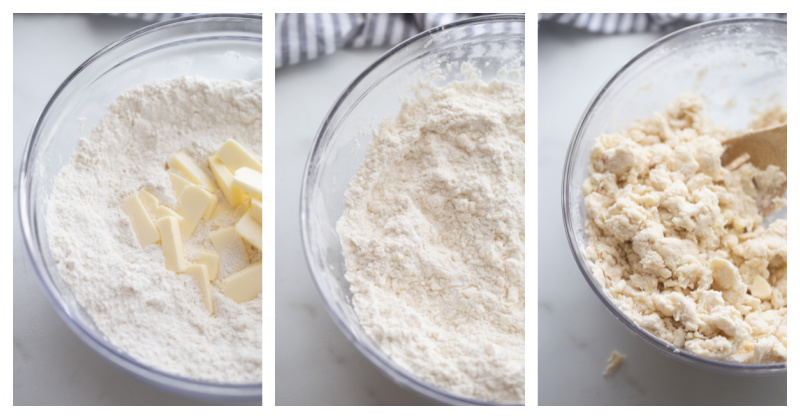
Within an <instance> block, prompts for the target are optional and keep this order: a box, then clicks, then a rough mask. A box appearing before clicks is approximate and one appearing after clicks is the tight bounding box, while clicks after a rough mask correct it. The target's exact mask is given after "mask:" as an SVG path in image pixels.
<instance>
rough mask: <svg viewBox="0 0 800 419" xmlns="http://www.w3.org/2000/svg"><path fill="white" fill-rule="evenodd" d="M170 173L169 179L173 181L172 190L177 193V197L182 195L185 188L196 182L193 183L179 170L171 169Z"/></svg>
mask: <svg viewBox="0 0 800 419" xmlns="http://www.w3.org/2000/svg"><path fill="white" fill-rule="evenodd" d="M168 173H169V180H170V182H172V192H174V193H175V198H177V197H179V196H181V193H183V190H184V189H185V188H186V187H187V186H192V185H194V183H192V182H191V181H190V180H189V179H186V178H185V177H183V176H181V175H179V174H178V172H175V171H172V170H170V171H169V172H168Z"/></svg>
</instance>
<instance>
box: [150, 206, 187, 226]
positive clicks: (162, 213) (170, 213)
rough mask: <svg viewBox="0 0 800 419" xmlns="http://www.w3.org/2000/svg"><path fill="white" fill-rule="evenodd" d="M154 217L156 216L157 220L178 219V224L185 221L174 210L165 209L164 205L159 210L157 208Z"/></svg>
mask: <svg viewBox="0 0 800 419" xmlns="http://www.w3.org/2000/svg"><path fill="white" fill-rule="evenodd" d="M153 215H154V216H155V218H156V220H158V219H159V218H164V217H175V218H177V219H178V223H180V222H181V221H183V217H182V216H181V215H180V214H178V213H177V212H175V211H174V210H173V209H172V208H170V207H165V206H163V205H160V206H159V207H158V208H156V209H155V211H153Z"/></svg>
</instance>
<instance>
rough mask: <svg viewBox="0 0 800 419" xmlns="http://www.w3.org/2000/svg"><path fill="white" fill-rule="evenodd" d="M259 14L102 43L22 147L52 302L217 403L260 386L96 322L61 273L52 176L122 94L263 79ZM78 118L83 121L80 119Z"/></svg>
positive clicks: (79, 327)
mask: <svg viewBox="0 0 800 419" xmlns="http://www.w3.org/2000/svg"><path fill="white" fill-rule="evenodd" d="M261 61H262V59H261V17H260V16H252V15H200V16H190V17H185V18H179V19H174V20H170V21H166V22H162V23H158V24H155V25H151V26H148V27H146V28H143V29H141V30H138V31H136V32H133V33H131V34H130V35H127V36H125V37H124V38H122V39H120V40H118V41H116V42H114V43H112V44H110V45H108V46H107V47H105V48H103V49H102V50H100V51H99V52H97V53H96V54H95V55H93V56H92V57H91V58H89V59H88V60H86V61H85V62H84V63H83V64H81V65H80V66H79V67H78V68H77V69H76V70H75V71H74V72H73V73H72V74H70V76H69V77H67V79H66V80H65V81H64V83H62V84H61V86H60V87H59V88H58V90H56V92H55V94H53V96H52V97H51V98H50V100H49V101H48V102H47V105H46V106H45V108H44V110H42V113H41V115H40V116H39V118H38V120H37V121H36V124H35V125H34V127H33V130H32V131H31V135H30V139H29V140H28V143H27V145H26V148H25V151H24V152H23V158H22V165H21V170H20V172H21V173H20V188H19V205H20V206H19V211H20V220H21V223H22V232H23V236H24V238H25V244H26V248H27V250H28V254H29V256H30V258H31V261H32V264H33V267H34V268H35V270H36V273H37V275H38V278H39V282H40V284H41V286H42V288H43V290H44V293H45V295H46V296H47V299H48V300H49V301H50V303H51V304H52V305H53V307H54V308H55V310H56V312H58V314H59V315H60V316H61V318H62V319H63V320H64V322H65V323H66V324H67V326H69V328H70V329H72V331H73V332H75V334H77V335H78V337H80V338H81V339H82V340H83V341H84V342H86V344H87V345H89V347H91V348H92V349H94V350H95V351H96V352H98V353H99V354H100V355H102V356H103V357H104V358H106V359H108V360H109V361H111V362H112V363H113V364H115V365H117V366H118V367H120V368H122V369H123V370H125V371H127V372H128V373H130V374H133V375H134V376H136V377H138V378H140V379H142V380H144V381H145V382H148V383H151V384H153V385H155V386H157V387H160V388H163V389H166V390H169V391H173V392H176V393H179V394H182V395H186V396H192V397H199V398H206V399H216V400H231V401H233V400H259V399H260V398H261V383H248V384H227V383H214V382H207V381H199V380H194V379H190V378H186V377H179V376H175V375H172V374H168V373H165V372H163V371H159V370H157V369H154V368H152V367H149V366H147V365H144V364H142V363H140V362H138V361H137V360H136V359H134V358H132V357H131V356H129V355H128V354H126V353H125V352H124V351H122V350H121V349H120V348H118V347H116V346H115V345H114V343H113V342H111V341H109V340H108V339H107V338H106V337H105V336H104V334H103V333H102V332H101V331H100V330H99V329H98V328H97V327H96V326H95V324H94V322H93V321H92V319H91V318H90V317H89V316H88V315H87V314H86V312H85V311H84V310H83V308H81V306H80V305H79V304H78V303H77V302H76V300H75V297H74V296H73V294H72V291H71V290H70V288H69V286H68V285H67V284H66V283H65V282H64V280H63V279H62V278H61V275H60V274H59V272H58V269H57V267H56V264H55V261H54V260H53V257H52V254H51V252H50V245H49V243H48V236H47V226H46V224H45V222H44V217H45V213H46V211H47V202H48V198H49V196H50V192H51V189H52V186H53V179H54V178H55V176H56V175H57V174H58V172H59V171H60V170H61V168H62V167H63V166H64V165H66V164H67V163H68V162H69V156H70V155H71V154H72V152H73V151H74V150H75V149H76V147H77V144H78V139H79V138H80V137H81V136H82V135H85V132H86V131H83V127H84V126H85V127H86V128H87V129H91V127H93V126H94V125H95V124H96V123H97V122H98V121H99V120H100V118H102V117H103V115H104V114H106V113H107V106H108V105H109V104H110V103H111V102H112V101H113V100H114V98H116V97H117V96H118V95H119V94H121V93H123V92H124V91H126V90H128V89H130V88H132V87H135V86H138V85H141V84H143V83H146V82H148V81H153V80H158V79H166V78H173V77H178V76H182V75H197V76H203V77H206V78H211V79H244V80H259V79H261V78H262V76H261V65H262V62H261ZM79 118H85V119H81V121H83V122H79Z"/></svg>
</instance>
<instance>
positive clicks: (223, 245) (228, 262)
mask: <svg viewBox="0 0 800 419" xmlns="http://www.w3.org/2000/svg"><path fill="white" fill-rule="evenodd" d="M208 238H209V239H211V244H213V245H214V250H216V251H217V254H219V259H220V268H219V275H218V277H219V278H223V277H225V276H226V275H229V274H231V273H232V272H233V271H232V270H233V269H237V268H238V267H241V266H247V264H248V263H249V262H250V259H249V258H248V256H247V252H246V251H245V248H244V244H243V243H242V239H241V238H240V237H239V234H237V233H236V228H235V227H228V228H222V229H219V230H216V231H212V232H211V233H210V234H209V235H208ZM223 261H224V267H225V268H224V269H223V264H222V262H223Z"/></svg>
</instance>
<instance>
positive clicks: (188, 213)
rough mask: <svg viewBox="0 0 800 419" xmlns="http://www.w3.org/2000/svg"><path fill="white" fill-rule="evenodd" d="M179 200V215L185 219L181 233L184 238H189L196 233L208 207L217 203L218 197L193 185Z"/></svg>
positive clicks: (182, 222) (187, 188) (186, 189)
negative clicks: (195, 230)
mask: <svg viewBox="0 0 800 419" xmlns="http://www.w3.org/2000/svg"><path fill="white" fill-rule="evenodd" d="M178 200H179V201H180V202H181V207H180V208H179V209H178V214H180V215H181V217H183V221H181V231H182V232H183V235H184V236H186V237H189V236H191V235H192V233H194V229H195V228H196V227H197V223H198V222H200V218H202V217H203V214H205V213H206V209H207V208H208V206H209V205H212V204H215V203H216V197H215V196H214V195H213V194H211V193H210V192H208V191H207V190H205V189H203V188H202V187H200V186H197V185H192V186H188V187H186V188H185V189H184V190H183V192H182V193H181V196H180V198H179V199H178Z"/></svg>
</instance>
